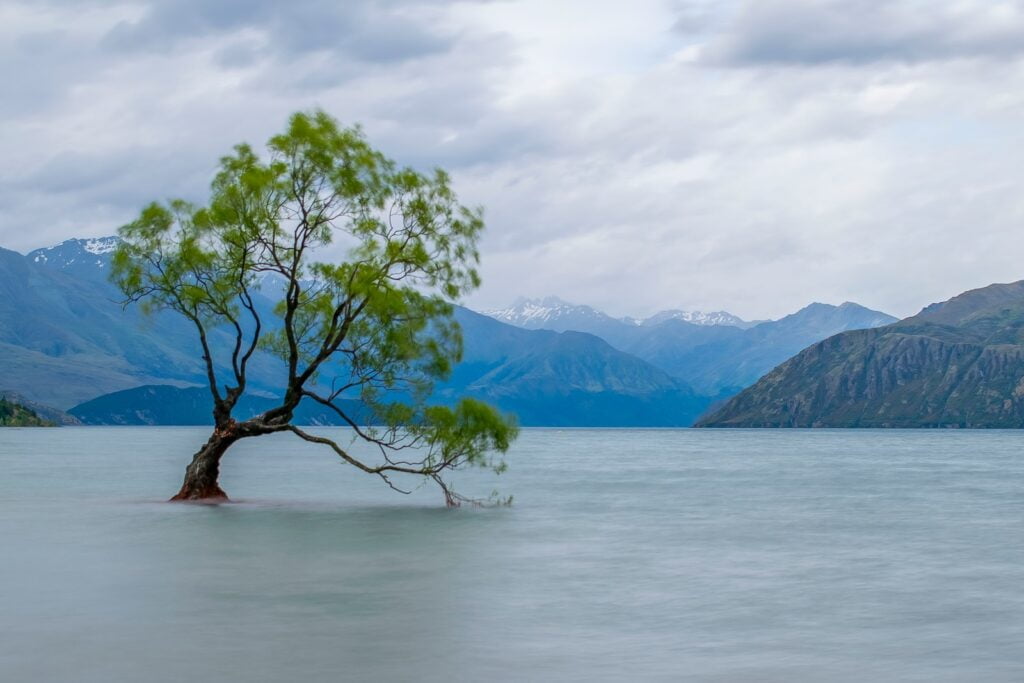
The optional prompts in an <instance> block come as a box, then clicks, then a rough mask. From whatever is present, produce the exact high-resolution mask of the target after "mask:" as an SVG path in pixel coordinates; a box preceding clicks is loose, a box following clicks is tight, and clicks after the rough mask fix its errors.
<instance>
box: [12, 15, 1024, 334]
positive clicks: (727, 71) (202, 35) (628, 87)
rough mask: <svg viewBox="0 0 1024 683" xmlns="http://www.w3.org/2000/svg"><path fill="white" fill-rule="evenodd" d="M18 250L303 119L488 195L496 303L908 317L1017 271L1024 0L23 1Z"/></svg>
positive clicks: (480, 297)
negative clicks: (815, 304) (325, 116)
mask: <svg viewBox="0 0 1024 683" xmlns="http://www.w3.org/2000/svg"><path fill="white" fill-rule="evenodd" d="M0 86H2V90H3V93H4V95H3V97H2V98H0V117H2V118H0V121H2V125H0V151H2V155H3V163H2V165H0V207H2V210H0V245H2V246H5V247H8V248H12V249H16V250H18V251H23V252H24V251H27V250H30V249H33V248H36V247H39V246H45V245H48V244H53V243H56V242H60V241H62V240H64V239H67V238H69V237H78V236H99V235H106V234H112V233H113V232H114V231H115V230H116V228H117V226H118V225H120V224H122V223H124V222H126V221H128V220H130V219H131V218H132V217H133V215H134V214H135V212H136V211H137V210H138V209H139V208H140V207H141V206H142V205H143V204H144V203H146V202H147V201H150V200H152V199H158V198H167V197H172V196H182V197H185V198H188V199H192V200H197V201H201V200H202V199H203V198H204V197H205V194H206V188H207V184H208V182H209V179H210V177H211V176H212V173H213V171H214V166H215V164H216V161H217V159H218V157H219V156H221V155H222V154H223V153H225V152H227V151H228V150H229V149H230V147H231V145H233V144H234V143H236V142H240V141H243V140H244V141H249V142H252V143H262V142H263V141H265V140H266V138H267V137H269V136H270V135H271V134H273V133H274V132H276V131H277V130H279V129H280V128H281V127H282V126H283V125H284V122H285V120H286V118H287V116H288V114H289V113H291V112H292V111H295V110H298V109H305V108H310V107H314V106H319V107H323V108H324V109H326V110H327V111H329V112H330V113H332V114H333V115H334V116H336V117H337V118H339V119H340V120H341V121H342V122H344V123H356V122H358V123H361V124H362V125H363V126H364V127H365V129H366V132H367V134H368V136H369V138H370V140H371V142H372V143H374V144H375V145H377V146H379V147H380V148H382V149H383V150H384V151H385V152H387V153H388V154H389V155H390V156H392V157H394V158H395V159H397V160H398V161H400V162H403V163H408V164H413V165H416V166H420V167H427V166H432V165H440V166H442V167H444V168H447V169H448V170H450V171H451V172H452V174H453V176H454V179H455V185H456V189H457V190H458V192H459V194H460V197H461V199H462V200H463V201H464V202H465V203H468V204H474V205H483V206H484V207H485V209H486V216H487V223H488V231H487V235H486V237H485V239H484V242H483V267H482V273H483V276H484V285H483V287H482V289H481V290H480V291H479V292H478V293H477V294H475V295H473V296H472V297H471V298H470V299H469V302H468V303H469V304H470V305H472V306H474V307H476V308H488V307H495V306H502V305H505V304H507V303H509V302H511V301H512V300H513V299H515V298H516V297H518V296H541V295H545V294H556V295H559V296H561V297H562V298H565V299H567V300H570V301H574V302H578V303H589V304H591V305H594V306H597V307H599V308H603V309H606V310H608V311H609V312H611V313H614V314H619V315H627V314H630V315H639V314H646V313H651V312H653V311H656V310H658V309H663V308H670V307H671V308H688V309H700V310H714V309H726V310H729V311H732V312H733V313H736V314H738V315H741V316H743V317H746V318H766V317H778V316H780V315H784V314H786V313H789V312H791V311H793V310H795V309H797V308H799V307H801V306H803V305H805V304H807V303H809V302H810V301H824V302H828V303H841V302H842V301H845V300H852V301H856V302H858V303H862V304H864V305H866V306H870V307H872V308H878V309H881V310H884V311H887V312H890V313H892V314H895V315H900V316H904V315H909V314H912V313H914V312H916V311H917V310H919V309H920V308H921V307H922V306H924V305H925V304H928V303H930V302H933V301H938V300H942V299H946V298H948V297H949V296H952V295H954V294H957V293H959V292H960V291H963V290H965V289H970V288H974V287H979V286H983V285H986V284H989V283H991V282H1006V281H1013V280H1019V279H1022V278H1024V165H1022V162H1021V160H1022V159H1024V0H1011V1H1008V2H1000V1H998V0H928V1H923V0H922V1H917V0H890V1H888V2H877V1H875V0H838V1H832V0H758V1H757V2H730V1H729V0H718V1H712V0H706V1H705V0H664V1H660V0H646V1H642V0H634V1H633V2H629V3H623V2H595V1H594V0H589V1H584V0H580V1H578V2H577V1H574V0H537V1H531V0H526V1H521V2H515V1H508V2H501V1H495V2H485V1H481V2H435V1H431V0H380V1H377V2H371V1H363V0H345V1H344V2H341V1H338V0H290V1H289V2H280V1H279V0H225V1H223V2H217V1H215V0H125V1H124V2H105V1H102V0H95V1H90V0H74V1H71V0H68V1H66V2H58V1H52V2H48V1H46V0H32V1H31V2H23V3H22V2H18V1H17V0H14V1H12V0H2V2H0Z"/></svg>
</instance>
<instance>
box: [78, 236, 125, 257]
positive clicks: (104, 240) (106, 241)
mask: <svg viewBox="0 0 1024 683" xmlns="http://www.w3.org/2000/svg"><path fill="white" fill-rule="evenodd" d="M79 242H81V243H82V249H84V250H85V251H87V252H89V253H90V254H109V253H110V252H112V251H114V250H115V249H117V245H118V244H120V243H121V238H120V237H95V238H92V239H87V240H79Z"/></svg>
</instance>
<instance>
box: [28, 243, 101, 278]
mask: <svg viewBox="0 0 1024 683" xmlns="http://www.w3.org/2000/svg"><path fill="white" fill-rule="evenodd" d="M120 242H121V239H120V238H119V237H96V238H91V239H70V240H65V241H64V242H61V243H60V244H57V245H54V246H52V247H44V248H42V249H36V250H35V251H30V252H29V253H28V254H27V258H28V259H29V260H30V261H32V262H33V263H38V264H40V265H45V266H47V267H49V268H53V269H56V270H60V271H63V272H70V273H73V274H76V275H83V276H85V277H87V278H88V279H91V280H95V279H97V278H100V279H104V280H105V279H106V277H107V275H108V274H109V272H110V257H111V255H112V254H113V253H114V250H115V249H117V245H118V244H120Z"/></svg>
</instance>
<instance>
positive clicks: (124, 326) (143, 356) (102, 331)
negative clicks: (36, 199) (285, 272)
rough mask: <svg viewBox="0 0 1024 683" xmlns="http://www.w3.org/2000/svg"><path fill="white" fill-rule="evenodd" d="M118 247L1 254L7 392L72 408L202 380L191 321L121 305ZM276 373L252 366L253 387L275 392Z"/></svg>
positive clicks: (224, 344) (105, 242)
mask: <svg viewBox="0 0 1024 683" xmlns="http://www.w3.org/2000/svg"><path fill="white" fill-rule="evenodd" d="M115 239H116V238H105V239H97V240H68V241H67V242H64V243H63V244H60V245H58V246H56V247H52V248H49V249H40V250H37V251H34V252H31V254H29V255H28V256H22V255H21V254H18V253H17V252H14V251H9V250H6V249H0V376H2V377H3V384H4V385H5V386H6V387H7V388H10V389H12V390H16V391H18V392H20V393H21V394H23V395H25V396H26V397H28V398H29V399H30V400H33V401H38V402H40V403H44V404H48V405H53V406H56V407H57V408H67V407H69V406H72V405H75V404H77V403H79V402H81V401H83V400H85V399H88V398H91V397H94V396H96V395H98V394H101V393H107V392H111V391H117V390H120V389H125V388H129V387H133V386H138V385H140V384H152V383H171V384H179V385H187V384H195V383H200V382H202V381H204V379H203V378H204V376H205V371H204V367H203V363H202V360H201V355H202V354H201V353H200V351H199V344H198V341H197V340H196V335H195V330H194V328H192V327H191V325H190V323H188V321H186V320H184V319H183V318H181V317H179V316H177V315H174V314H171V313H157V314H155V315H153V316H145V315H143V314H142V313H141V312H140V311H139V309H138V307H137V306H131V307H128V308H127V309H125V308H123V307H122V306H121V304H120V298H121V297H120V293H119V292H118V291H117V290H116V288H115V287H114V286H113V285H111V284H110V283H109V282H108V281H107V276H108V274H109V271H110V259H111V252H112V245H113V244H115V242H114V240H115ZM266 305H267V306H269V305H270V304H269V302H267V303H266ZM230 343H231V338H230V337H229V336H228V335H227V334H226V333H224V332H223V331H220V332H214V333H213V334H212V335H211V344H212V345H213V346H214V347H215V349H219V350H223V349H227V348H229V345H230ZM276 367H277V366H276V361H273V360H272V359H270V358H269V357H266V356H262V357H260V358H256V359H254V364H253V367H252V373H251V374H252V382H253V386H254V387H255V388H257V389H267V388H269V386H268V385H271V384H272V380H273V374H274V373H273V371H274V369H275V368H276Z"/></svg>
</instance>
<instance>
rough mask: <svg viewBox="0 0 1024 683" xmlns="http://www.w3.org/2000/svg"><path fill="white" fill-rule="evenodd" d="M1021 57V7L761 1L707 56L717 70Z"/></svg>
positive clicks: (743, 11)
mask: <svg viewBox="0 0 1024 683" xmlns="http://www.w3.org/2000/svg"><path fill="white" fill-rule="evenodd" d="M1021 54H1024V3H1022V2H1021V1H1020V0H1010V1H1008V2H998V3H996V2H989V1H988V0H967V1H965V2H958V3H941V2H934V1H931V0H930V1H927V2H924V1H921V0H894V1H892V2H878V1H877V0H757V1H756V2H747V3H745V4H744V5H743V6H742V7H741V8H740V9H739V11H738V12H737V13H736V15H735V17H734V19H733V21H732V23H731V25H729V26H728V27H727V29H726V30H725V31H724V32H723V33H721V34H719V35H718V36H716V37H715V38H714V39H713V40H711V41H710V42H709V43H708V44H707V45H706V46H705V51H704V55H703V56H704V60H705V62H707V63H711V64H730V65H751V64H755V65H756V64H767V65H817V64H829V63H846V64H853V65H858V64H869V63H873V62H883V61H898V62H907V63H914V62H923V61H934V60H945V59H954V58H978V57H992V58H1006V57H1015V56H1020V55H1021Z"/></svg>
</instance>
